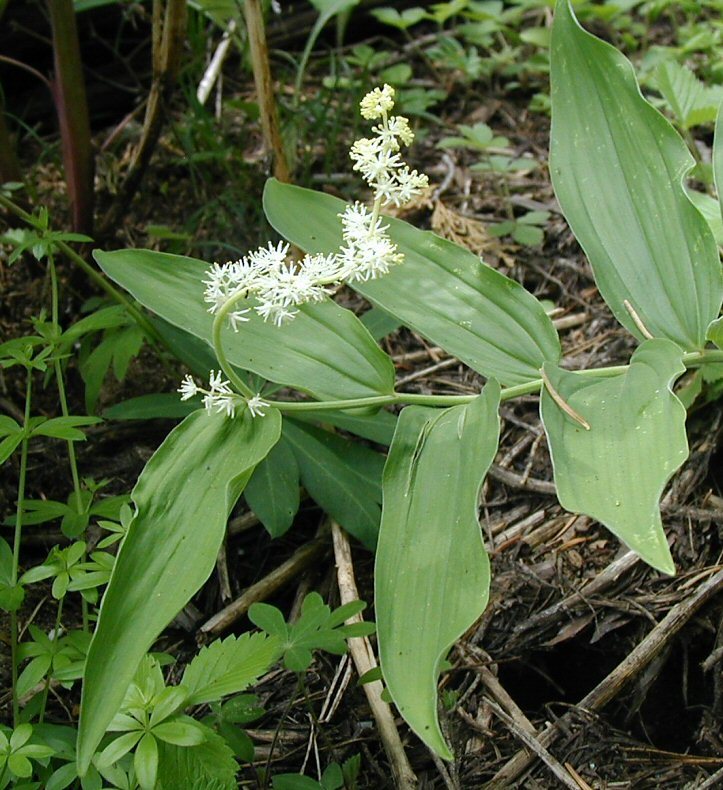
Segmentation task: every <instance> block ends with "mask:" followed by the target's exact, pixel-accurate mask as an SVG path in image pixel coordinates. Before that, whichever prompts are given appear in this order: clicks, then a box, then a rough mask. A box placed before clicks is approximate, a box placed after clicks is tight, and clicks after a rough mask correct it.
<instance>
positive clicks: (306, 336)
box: [94, 250, 394, 400]
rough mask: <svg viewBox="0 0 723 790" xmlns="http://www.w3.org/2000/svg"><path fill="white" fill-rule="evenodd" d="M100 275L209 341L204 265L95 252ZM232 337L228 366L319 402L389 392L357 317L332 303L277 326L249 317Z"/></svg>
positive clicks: (147, 254)
mask: <svg viewBox="0 0 723 790" xmlns="http://www.w3.org/2000/svg"><path fill="white" fill-rule="evenodd" d="M94 256H95V259H96V260H97V261H98V264H99V266H100V267H101V269H103V271H104V272H105V273H106V274H107V275H108V276H109V277H110V278H111V279H113V280H115V281H116V282H117V283H118V284H119V285H122V286H123V287H124V288H125V289H126V290H128V291H130V293H131V294H133V296H134V297H135V298H136V299H138V301H139V302H141V304H143V305H145V306H146V307H148V308H149V309H151V310H153V311H154V312H156V313H158V314H159V315H160V316H161V317H162V318H164V319H165V320H166V321H168V322H169V323H171V324H173V325H175V326H178V327H181V328H183V329H185V330H186V331H187V332H190V333H192V334H193V335H196V337H200V338H201V339H203V340H205V341H206V342H208V343H210V342H211V327H212V324H213V316H211V314H210V313H209V312H208V310H207V305H206V303H205V302H204V300H203V293H204V286H203V280H204V278H205V276H206V269H207V268H208V265H207V264H206V263H204V262H203V261H198V260H195V259H193V258H186V257H183V256H180V255H169V254H167V253H161V252H152V251H150V250H118V251H116V252H101V251H99V250H96V251H95V253H94ZM249 317H250V321H248V323H244V325H243V327H242V329H241V331H240V332H238V333H237V334H236V333H234V332H233V331H232V330H231V329H230V328H227V329H225V330H224V332H223V333H222V334H223V342H224V348H225V350H226V353H227V355H228V358H229V360H230V361H231V363H233V364H234V365H238V366H239V367H241V368H243V369H244V370H251V371H253V372H254V373H258V374H259V375H260V376H263V377H264V378H266V379H269V380H270V381H275V382H278V383H279V384H285V385H287V386H290V387H293V388H295V389H298V390H301V391H302V392H308V393H310V394H311V395H313V396H315V397H317V398H319V399H323V400H326V399H331V400H336V399H344V398H359V397H369V396H372V395H380V394H389V393H390V392H391V391H392V389H393V387H394V366H393V365H392V361H391V359H389V357H388V356H387V355H386V354H385V353H384V352H383V351H382V350H381V349H380V348H379V347H378V346H377V345H376V343H374V341H373V339H372V337H371V335H370V334H369V333H368V331H367V330H366V329H365V328H364V326H363V325H362V323H361V322H360V321H359V319H358V318H357V317H356V316H355V315H354V314H353V313H351V312H350V311H349V310H344V309H343V308H342V307H339V306H338V305H337V304H335V303H334V302H332V301H324V302H319V303H317V304H307V305H304V306H302V307H301V309H300V312H299V314H298V315H297V316H296V318H295V319H294V320H293V321H292V322H291V323H290V324H287V325H285V326H281V327H276V326H273V325H271V324H268V323H265V322H264V321H263V320H262V319H261V318H260V317H259V316H258V315H256V314H255V313H253V314H249Z"/></svg>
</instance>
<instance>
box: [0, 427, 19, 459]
mask: <svg viewBox="0 0 723 790" xmlns="http://www.w3.org/2000/svg"><path fill="white" fill-rule="evenodd" d="M23 436H24V433H22V432H20V433H14V434H11V435H10V436H6V437H5V438H4V439H3V440H2V441H1V442H0V464H2V463H5V461H7V459H8V458H10V456H11V455H12V454H13V453H14V452H15V449H16V448H17V446H18V445H19V444H20V442H22V440H23Z"/></svg>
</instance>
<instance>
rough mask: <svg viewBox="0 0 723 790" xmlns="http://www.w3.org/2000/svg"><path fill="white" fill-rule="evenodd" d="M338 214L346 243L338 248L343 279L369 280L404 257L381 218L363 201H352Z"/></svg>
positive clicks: (384, 272) (379, 275)
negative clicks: (352, 203)
mask: <svg viewBox="0 0 723 790" xmlns="http://www.w3.org/2000/svg"><path fill="white" fill-rule="evenodd" d="M339 216H340V217H341V225H342V230H343V236H344V242H345V245H346V246H344V247H342V248H341V250H340V251H339V259H340V260H341V261H342V262H343V271H344V279H345V280H349V281H350V282H353V281H355V280H361V281H362V282H366V281H367V280H373V279H375V278H376V277H381V276H382V275H383V274H386V273H387V272H388V271H389V267H390V266H394V265H395V264H397V263H401V262H402V261H403V260H404V255H403V254H402V253H401V252H397V245H396V244H394V242H392V240H391V239H390V238H389V236H388V235H387V233H386V231H387V228H388V227H389V225H382V220H381V218H380V217H375V216H374V212H372V211H368V210H367V208H366V206H365V205H363V204H362V203H354V205H353V206H347V207H346V210H345V211H344V213H343V214H340V215H339Z"/></svg>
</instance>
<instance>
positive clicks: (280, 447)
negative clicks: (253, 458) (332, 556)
mask: <svg viewBox="0 0 723 790" xmlns="http://www.w3.org/2000/svg"><path fill="white" fill-rule="evenodd" d="M299 485H300V482H299V465H298V464H297V463H296V457H295V456H294V453H293V450H292V449H291V447H289V445H288V443H287V442H285V441H284V439H283V437H282V438H281V439H280V440H279V441H278V442H277V443H276V445H275V446H274V447H273V449H272V450H271V452H270V453H269V454H268V455H267V456H266V458H264V460H263V461H262V462H261V463H260V464H259V465H258V466H257V467H256V469H254V473H253V475H251V479H250V480H249V482H248V485H247V486H246V488H245V489H244V498H245V499H246V502H247V503H248V506H249V507H250V508H251V510H253V511H254V513H256V515H257V516H258V517H259V521H260V522H261V523H262V524H263V525H264V527H265V528H266V531H267V532H268V533H269V535H271V537H272V538H278V537H279V536H280V535H283V534H284V532H286V531H287V530H288V529H289V527H290V526H291V525H292V523H293V521H294V516H295V515H296V513H297V511H298V510H299V499H300V497H299Z"/></svg>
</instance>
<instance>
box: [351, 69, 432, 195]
mask: <svg viewBox="0 0 723 790" xmlns="http://www.w3.org/2000/svg"><path fill="white" fill-rule="evenodd" d="M393 107H394V88H392V87H391V86H390V85H385V86H384V87H383V88H375V89H374V90H373V91H372V92H371V93H368V94H367V95H366V96H365V97H364V98H363V99H362V102H361V114H362V115H363V116H364V117H365V118H367V119H368V120H377V119H380V120H381V123H380V124H379V126H373V127H372V131H373V132H374V134H375V137H362V138H361V139H360V140H357V141H356V142H355V143H354V145H353V146H352V148H351V152H350V156H351V158H352V160H353V162H354V170H358V171H359V172H360V173H361V174H362V176H363V178H364V180H365V181H366V182H367V183H368V184H369V186H370V187H371V188H372V189H373V190H374V198H375V200H380V201H381V204H382V205H385V204H387V203H393V204H394V205H395V206H403V205H404V204H405V203H409V201H410V200H411V199H412V198H413V197H414V196H415V195H419V194H421V192H422V191H423V190H424V189H426V188H427V187H428V186H429V179H428V178H427V176H425V175H423V174H420V173H418V172H417V171H416V170H410V168H409V165H407V164H405V163H404V161H403V160H402V157H401V155H400V153H399V151H400V149H401V147H402V145H410V144H411V142H412V140H414V133H413V132H412V130H411V129H410V128H409V121H408V120H407V119H406V118H405V117H404V116H402V115H393V116H390V115H389V112H390V111H391V109H392V108H393Z"/></svg>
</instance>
